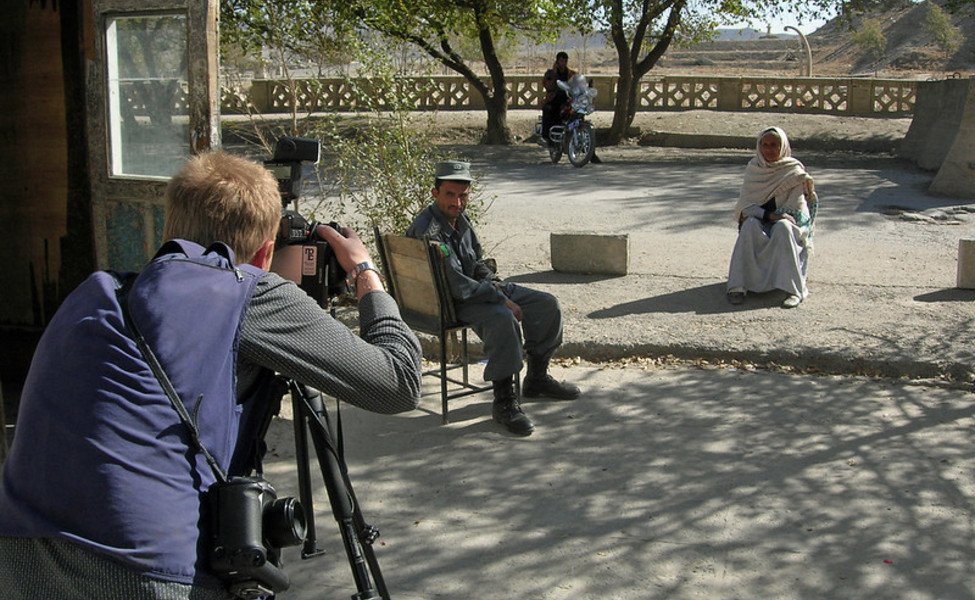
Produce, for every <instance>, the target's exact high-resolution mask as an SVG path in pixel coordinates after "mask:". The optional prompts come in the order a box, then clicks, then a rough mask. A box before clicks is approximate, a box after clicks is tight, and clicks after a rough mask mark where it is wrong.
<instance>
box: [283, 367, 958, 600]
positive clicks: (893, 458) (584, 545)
mask: <svg viewBox="0 0 975 600" xmlns="http://www.w3.org/2000/svg"><path fill="white" fill-rule="evenodd" d="M557 374H558V375H559V376H560V377H564V378H567V379H571V380H573V381H575V382H576V383H578V384H579V385H581V386H583V387H584V388H585V389H586V393H585V394H584V396H583V398H582V399H580V400H577V401H575V402H568V403H532V404H528V405H526V408H527V410H528V412H529V414H530V415H531V416H532V418H533V419H534V420H535V421H536V423H537V425H538V429H537V431H536V433H535V434H534V435H532V436H531V437H530V438H514V437H511V436H509V435H508V434H506V433H504V432H503V431H502V430H501V429H500V428H498V427H497V426H495V425H494V424H493V423H492V422H491V421H490V416H489V412H490V405H489V399H488V397H487V396H486V395H484V396H476V397H468V398H467V399H464V400H462V401H458V402H457V403H456V404H455V407H454V409H453V410H452V413H451V414H452V416H453V422H452V423H451V424H450V425H447V426H441V425H440V417H439V414H437V413H436V409H437V406H438V402H437V399H436V396H435V395H434V396H430V397H427V398H425V399H424V403H423V410H420V411H414V412H413V413H411V414H408V415H401V416H382V415H373V414H369V413H364V412H363V411H359V410H356V409H353V408H349V407H343V408H342V413H341V414H342V416H343V421H344V424H345V439H346V455H347V459H348V463H349V465H350V472H351V477H352V481H353V485H354V487H355V490H356V492H357V494H358V497H359V500H360V502H361V505H362V508H363V513H364V515H365V517H366V520H367V522H369V523H370V524H372V525H374V526H376V527H378V528H379V530H380V532H381V537H380V538H379V541H378V542H377V544H376V546H375V548H376V552H377V554H378V557H379V563H380V566H381V569H382V572H383V574H384V576H385V578H386V581H387V585H388V587H389V590H390V592H391V597H392V598H396V599H400V600H431V599H434V598H445V599H446V598H465V599H471V600H511V599H512V598H539V599H548V600H590V599H591V600H605V599H620V600H656V599H661V600H663V599H667V600H684V599H687V600H690V599H701V598H708V599H741V600H753V599H757V598H776V599H788V600H813V599H824V600H825V599H830V600H834V599H850V600H863V599H881V598H882V599H885V600H901V599H903V600H968V599H971V598H973V597H975V582H973V580H972V578H971V576H970V574H971V571H972V567H973V564H975V545H973V539H972V517H973V514H975V465H973V462H972V455H973V453H972V439H971V431H972V428H973V425H975V407H973V404H972V397H971V394H970V393H969V392H965V391H960V390H952V389H947V388H939V387H932V386H919V385H914V384H911V383H907V382H903V381H893V380H889V379H888V380H873V379H867V378H862V377H839V376H832V377H811V376H795V375H789V374H783V373H772V372H768V371H746V370H740V369H703V370H702V369H695V368H689V367H681V368H660V367H653V366H648V367H647V368H646V369H644V368H640V367H639V366H636V365H630V366H628V367H627V368H625V369H616V368H605V367H603V366H599V365H589V364H582V365H578V366H573V367H570V368H567V369H564V370H560V371H558V373H557ZM430 392H432V393H433V392H434V390H433V389H431V390H430ZM274 428H275V429H274V430H272V434H271V436H269V438H270V439H272V440H277V442H275V443H272V446H273V453H274V454H275V455H276V460H275V462H273V463H272V464H271V465H270V467H269V471H270V473H271V478H272V480H273V481H275V483H276V484H277V485H278V488H279V491H282V492H284V491H286V490H288V489H291V490H293V489H294V488H293V485H294V484H293V481H294V476H293V475H292V473H293V460H292V459H291V458H290V452H291V447H290V443H291V442H290V439H291V424H290V422H288V421H284V420H281V421H277V422H276V423H275V424H274ZM289 486H290V487H289ZM291 493H293V491H292V492H291ZM319 497H323V496H322V495H321V494H319ZM328 510H329V509H328V505H327V502H324V501H322V504H320V505H319V506H318V514H319V528H318V531H319V536H320V538H321V545H322V547H323V548H326V549H327V550H328V552H329V554H328V555H327V556H325V557H324V558H319V559H315V560H313V561H300V560H298V559H297V557H295V556H294V555H293V553H290V552H289V556H288V558H289V562H288V566H287V571H288V572H289V573H290V574H291V576H292V577H293V579H294V591H293V592H290V593H288V594H285V595H281V598H282V600H283V599H284V598H293V599H295V600H319V599H324V598H335V599H338V598H349V597H350V596H351V595H352V594H353V593H354V592H355V591H356V590H355V587H354V585H353V581H352V577H351V574H350V569H349V563H348V560H347V558H346V555H345V553H344V551H343V549H342V546H341V543H340V541H339V540H338V537H337V533H336V532H337V527H336V525H335V523H334V521H333V520H331V514H330V513H328V512H327V511H328Z"/></svg>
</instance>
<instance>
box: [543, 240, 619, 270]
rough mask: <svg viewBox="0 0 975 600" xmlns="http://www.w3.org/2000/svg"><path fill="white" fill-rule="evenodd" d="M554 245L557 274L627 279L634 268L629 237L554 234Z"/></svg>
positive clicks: (553, 259) (553, 257)
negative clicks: (617, 276) (629, 270)
mask: <svg viewBox="0 0 975 600" xmlns="http://www.w3.org/2000/svg"><path fill="white" fill-rule="evenodd" d="M551 245H552V268H553V269H555V270H556V271H561V272H564V273H585V274H587V275H626V273H627V271H628V269H629V266H630V236H629V235H628V234H594V233H553V234H551Z"/></svg>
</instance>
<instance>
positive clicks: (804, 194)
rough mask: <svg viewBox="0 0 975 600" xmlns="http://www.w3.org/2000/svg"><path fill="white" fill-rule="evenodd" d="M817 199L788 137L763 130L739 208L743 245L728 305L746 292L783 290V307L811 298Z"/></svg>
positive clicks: (731, 275) (735, 256) (736, 255)
mask: <svg viewBox="0 0 975 600" xmlns="http://www.w3.org/2000/svg"><path fill="white" fill-rule="evenodd" d="M815 194H816V192H815V189H814V187H813V181H812V178H811V177H810V176H809V174H808V173H806V169H805V167H804V166H803V165H802V163H801V162H799V161H798V160H796V159H795V158H792V148H791V147H790V146H789V138H788V137H787V136H786V135H785V132H784V131H782V130H781V129H779V128H778V127H769V128H767V129H764V130H763V131H762V132H761V133H760V134H759V135H758V143H757V144H756V148H755V158H753V159H751V161H749V163H748V166H747V167H746V168H745V181H744V183H743V184H742V186H741V193H740V195H739V198H738V204H737V205H735V220H736V221H737V222H738V240H737V241H736V242H735V249H734V252H732V254H731V266H730V267H729V269H728V301H729V302H731V303H732V304H741V303H742V302H743V301H744V299H745V293H746V292H756V293H760V292H769V291H772V290H782V291H783V292H785V293H786V297H785V300H784V301H783V303H782V306H783V307H785V308H794V307H796V306H798V305H799V303H800V302H802V301H803V299H804V298H805V297H806V296H807V295H808V294H809V290H808V288H807V287H806V264H807V262H808V259H809V252H810V250H811V249H812V248H811V246H812V240H811V239H810V228H811V226H812V219H813V215H811V214H810V212H809V206H810V205H813V206H815V205H816V195H815Z"/></svg>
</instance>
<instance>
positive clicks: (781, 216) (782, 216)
mask: <svg viewBox="0 0 975 600" xmlns="http://www.w3.org/2000/svg"><path fill="white" fill-rule="evenodd" d="M768 220H769V221H773V222H774V221H788V222H790V223H792V224H793V225H797V223H796V220H795V218H794V217H793V216H792V215H790V214H788V213H772V214H770V215H769V216H768Z"/></svg>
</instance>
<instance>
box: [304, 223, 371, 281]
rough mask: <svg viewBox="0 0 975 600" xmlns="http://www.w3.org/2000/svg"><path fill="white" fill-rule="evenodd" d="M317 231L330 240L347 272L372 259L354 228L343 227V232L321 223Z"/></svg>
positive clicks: (327, 240)
mask: <svg viewBox="0 0 975 600" xmlns="http://www.w3.org/2000/svg"><path fill="white" fill-rule="evenodd" d="M316 232H317V233H318V237H320V238H322V239H323V240H325V241H326V242H328V245H329V246H330V247H331V248H332V252H334V253H335V258H337V259H338V261H339V264H340V265H341V266H342V270H344V271H345V272H349V271H351V270H352V269H354V268H355V266H356V265H357V264H359V263H361V262H366V261H370V262H371V261H372V258H371V257H370V256H369V251H368V250H367V249H366V246H365V245H364V244H363V243H362V240H360V239H359V236H358V234H356V232H355V230H354V229H351V228H349V227H343V228H342V233H339V232H338V231H336V230H335V229H334V228H332V227H329V226H328V225H319V226H318V229H317V230H316Z"/></svg>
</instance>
